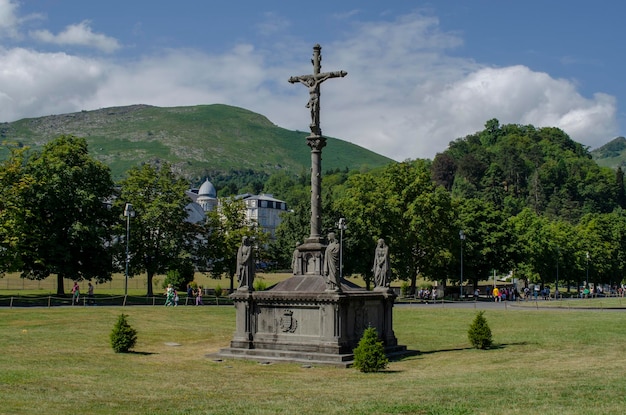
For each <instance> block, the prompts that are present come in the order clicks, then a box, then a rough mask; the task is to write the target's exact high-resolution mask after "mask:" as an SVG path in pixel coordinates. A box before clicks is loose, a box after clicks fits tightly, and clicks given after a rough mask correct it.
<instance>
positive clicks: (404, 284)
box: [400, 281, 411, 297]
mask: <svg viewBox="0 0 626 415" xmlns="http://www.w3.org/2000/svg"><path fill="white" fill-rule="evenodd" d="M410 288H411V286H410V285H409V283H408V282H406V281H402V285H400V295H401V296H402V297H407V296H408V295H409V289H410Z"/></svg>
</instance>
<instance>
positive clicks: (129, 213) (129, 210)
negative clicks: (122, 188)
mask: <svg viewBox="0 0 626 415" xmlns="http://www.w3.org/2000/svg"><path fill="white" fill-rule="evenodd" d="M124 217H126V270H125V272H124V277H125V279H124V296H127V295H128V261H129V260H130V253H129V247H130V244H129V242H130V218H134V217H135V211H134V210H133V205H132V204H130V203H126V206H124Z"/></svg>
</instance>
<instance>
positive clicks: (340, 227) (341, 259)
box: [337, 218, 348, 280]
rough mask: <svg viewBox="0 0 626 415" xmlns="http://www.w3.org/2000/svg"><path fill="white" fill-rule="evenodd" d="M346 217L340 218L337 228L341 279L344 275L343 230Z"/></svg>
mask: <svg viewBox="0 0 626 415" xmlns="http://www.w3.org/2000/svg"><path fill="white" fill-rule="evenodd" d="M347 227H348V226H347V225H346V218H339V222H337V228H339V231H340V232H339V280H341V278H342V277H343V231H344V230H346V228H347Z"/></svg>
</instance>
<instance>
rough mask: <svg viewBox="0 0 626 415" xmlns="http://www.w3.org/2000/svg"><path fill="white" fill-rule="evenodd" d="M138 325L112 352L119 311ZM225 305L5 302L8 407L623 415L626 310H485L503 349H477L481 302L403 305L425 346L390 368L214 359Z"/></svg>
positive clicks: (24, 410) (0, 357)
mask: <svg viewBox="0 0 626 415" xmlns="http://www.w3.org/2000/svg"><path fill="white" fill-rule="evenodd" d="M122 312H124V313H125V314H127V315H128V316H129V317H128V320H129V323H130V324H131V325H132V326H133V327H134V328H136V329H137V330H138V332H139V334H138V343H137V346H136V347H135V353H131V354H115V353H113V351H112V349H111V347H110V343H109V333H110V332H111V330H112V328H113V325H114V324H115V322H116V320H117V317H118V316H119V314H120V313H122ZM234 314H235V312H234V308H233V307H230V306H227V307H215V306H207V307H183V306H180V307H177V308H165V307H162V306H161V307H150V306H146V307H138V306H136V307H126V308H121V307H53V308H14V309H9V308H0V338H1V339H2V341H1V344H2V346H1V349H0V350H1V351H2V353H0V367H1V368H2V370H0V402H2V404H1V405H0V414H33V413H40V414H46V415H54V414H78V413H85V414H498V413H506V414H542V415H547V414H559V415H560V414H622V413H624V407H626V377H625V376H624V368H625V367H626V365H625V363H626V329H624V327H625V323H626V314H625V313H624V312H621V311H575V310H565V309H560V310H549V311H541V310H536V309H535V310H533V309H530V310H526V309H521V310H520V309H511V308H509V309H508V310H498V311H496V310H493V311H492V310H488V311H487V312H486V313H485V317H486V318H487V321H488V323H489V325H490V327H491V329H492V331H493V334H494V341H495V343H496V348H494V349H492V350H487V351H482V350H474V349H471V348H470V346H469V342H468V340H467V329H468V327H469V324H470V323H471V321H472V320H473V318H474V316H475V314H476V310H473V309H452V308H440V307H434V308H428V307H415V306H408V307H396V308H395V310H394V321H395V326H394V328H395V333H396V336H397V337H398V340H399V342H400V343H401V344H404V345H407V346H408V347H409V348H410V349H413V350H419V351H420V354H418V355H416V356H412V357H409V358H406V359H404V360H401V361H395V362H392V363H391V364H390V366H389V368H388V370H387V371H385V372H382V373H373V374H363V373H360V372H358V371H356V370H354V369H337V368H332V367H322V366H319V367H310V368H307V367H303V366H302V365H299V364H286V363H281V364H271V365H262V364H259V363H256V362H252V361H240V360H226V361H222V362H218V361H215V360H214V359H213V358H212V357H207V355H210V354H211V353H214V352H216V351H218V350H219V348H221V347H226V346H227V345H228V344H229V341H230V339H231V336H232V333H233V331H234V317H235V315H234Z"/></svg>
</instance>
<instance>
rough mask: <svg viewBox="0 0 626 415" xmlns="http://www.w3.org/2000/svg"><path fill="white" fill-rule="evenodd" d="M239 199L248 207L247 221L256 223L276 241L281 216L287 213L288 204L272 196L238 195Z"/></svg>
mask: <svg viewBox="0 0 626 415" xmlns="http://www.w3.org/2000/svg"><path fill="white" fill-rule="evenodd" d="M236 198H237V199H243V202H244V204H245V206H246V219H247V220H248V221H250V222H255V223H257V224H258V225H259V227H260V228H261V229H263V230H264V231H265V232H267V233H269V234H270V237H271V238H272V239H274V237H275V235H276V228H277V227H278V225H280V222H281V217H280V215H281V214H282V213H284V212H286V211H287V203H285V202H284V201H282V200H279V199H275V198H274V197H273V196H272V195H270V194H263V193H261V194H260V195H251V194H249V193H246V194H243V195H238V196H237V197H236Z"/></svg>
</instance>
